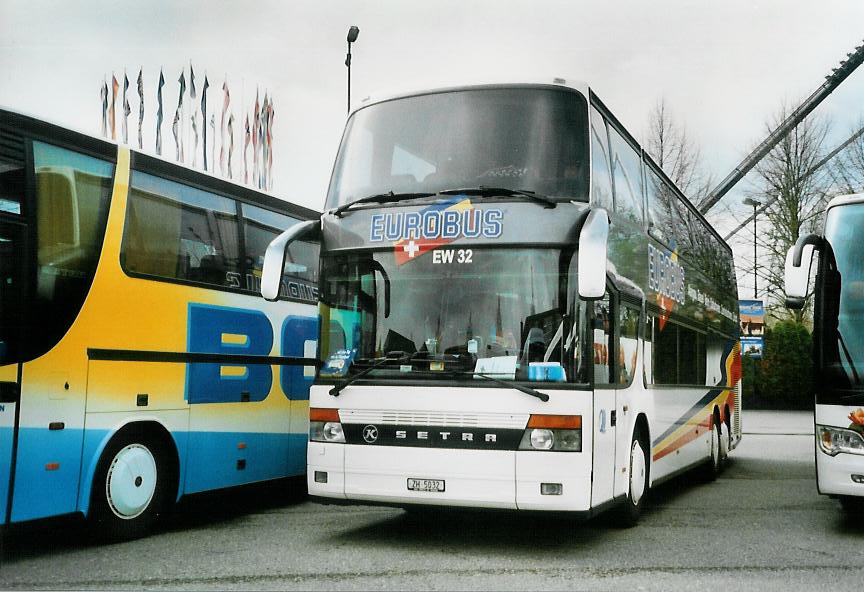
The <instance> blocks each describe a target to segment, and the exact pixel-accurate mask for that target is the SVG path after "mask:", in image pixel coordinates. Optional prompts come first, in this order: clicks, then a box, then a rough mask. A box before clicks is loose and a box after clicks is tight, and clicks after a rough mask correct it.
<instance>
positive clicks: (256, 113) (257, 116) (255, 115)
mask: <svg viewBox="0 0 864 592" xmlns="http://www.w3.org/2000/svg"><path fill="white" fill-rule="evenodd" d="M260 109H261V106H260V105H259V104H258V89H255V108H254V110H253V111H252V184H253V185H255V186H256V187H257V186H258V176H259V171H258V163H259V160H258V144H259V142H258V130H259V129H260V127H261V113H260Z"/></svg>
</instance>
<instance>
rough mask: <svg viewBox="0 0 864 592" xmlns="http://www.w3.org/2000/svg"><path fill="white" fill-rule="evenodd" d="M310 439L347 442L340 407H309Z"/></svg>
mask: <svg viewBox="0 0 864 592" xmlns="http://www.w3.org/2000/svg"><path fill="white" fill-rule="evenodd" d="M309 441H310V442H334V443H343V444H344V443H345V432H344V430H343V429H342V423H341V422H340V421H339V410H338V409H317V408H312V409H309Z"/></svg>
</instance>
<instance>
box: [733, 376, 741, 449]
mask: <svg viewBox="0 0 864 592" xmlns="http://www.w3.org/2000/svg"><path fill="white" fill-rule="evenodd" d="M732 433H733V434H735V435H736V436H740V435H741V383H740V382H739V383H738V385H737V386H736V387H735V414H734V415H733V416H732Z"/></svg>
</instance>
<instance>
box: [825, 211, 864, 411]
mask: <svg viewBox="0 0 864 592" xmlns="http://www.w3.org/2000/svg"><path fill="white" fill-rule="evenodd" d="M825 239H826V242H827V245H826V249H825V251H824V252H825V261H824V263H823V265H824V266H825V267H824V268H823V269H824V270H825V273H824V280H823V283H824V285H823V292H822V295H823V298H822V313H823V320H822V331H821V333H822V335H821V336H820V337H821V339H820V342H821V350H822V351H821V356H820V358H821V361H822V374H823V380H822V381H821V382H820V384H821V388H823V389H824V390H825V391H826V392H825V395H827V396H828V397H831V396H832V391H834V392H833V395H837V396H841V397H842V396H843V392H844V391H849V390H854V391H858V392H859V394H861V392H862V391H864V258H862V257H861V254H860V252H859V251H858V249H859V246H860V245H861V242H862V241H864V204H851V205H844V206H840V207H835V208H831V209H830V210H829V213H828V219H827V221H826V225H825ZM825 395H823V397H822V399H824V398H825ZM822 402H825V401H822ZM840 402H841V401H839V400H838V401H837V403H840Z"/></svg>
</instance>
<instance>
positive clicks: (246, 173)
mask: <svg viewBox="0 0 864 592" xmlns="http://www.w3.org/2000/svg"><path fill="white" fill-rule="evenodd" d="M245 128H246V132H245V133H244V135H243V182H244V183H249V167H248V161H247V159H246V153H247V152H249V139H250V138H249V136H250V134H249V114H248V113H247V114H246V125H245Z"/></svg>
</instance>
